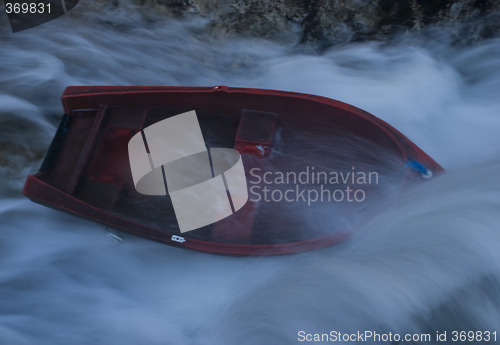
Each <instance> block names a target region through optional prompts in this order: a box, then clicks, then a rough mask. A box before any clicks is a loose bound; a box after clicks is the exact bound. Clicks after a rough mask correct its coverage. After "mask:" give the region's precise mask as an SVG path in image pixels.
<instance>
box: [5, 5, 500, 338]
mask: <svg viewBox="0 0 500 345" xmlns="http://www.w3.org/2000/svg"><path fill="white" fill-rule="evenodd" d="M203 25H204V22H203V21H201V20H199V19H190V20H185V21H174V20H172V19H163V20H159V19H158V18H157V17H155V16H152V15H145V14H139V13H138V12H136V11H134V10H133V8H132V7H130V6H128V7H118V8H114V9H112V8H111V7H109V8H108V7H102V6H101V7H97V6H95V8H93V6H91V5H89V4H87V5H86V6H80V7H77V8H75V9H74V10H73V11H72V14H71V15H69V16H66V17H64V18H60V19H58V20H55V21H53V22H50V23H47V24H45V25H43V26H40V27H37V28H34V29H31V30H27V31H24V32H20V33H17V34H11V33H9V32H7V31H6V30H4V31H3V32H1V33H0V42H1V43H0V44H1V46H0V49H1V50H0V82H1V83H0V124H1V126H2V134H1V136H0V159H1V166H0V177H1V178H2V184H1V185H0V196H1V199H0V224H1V225H0V229H1V230H0V265H1V269H0V344H6V345H18V344H23V345H24V344H43V345H45V344H47V345H56V344H124V345H128V344H294V343H296V342H297V333H298V332H299V331H301V330H303V331H305V332H307V333H326V332H330V331H331V330H338V331H341V332H356V331H361V332H363V331H365V330H373V331H377V332H380V333H388V332H392V333H401V334H404V333H429V334H432V335H433V336H434V335H435V333H436V331H439V332H444V331H448V343H451V333H450V332H451V331H453V330H458V331H462V330H463V331H469V330H474V331H475V330H490V331H492V332H493V331H495V330H496V331H497V338H498V337H500V334H499V332H500V328H499V327H500V326H499V325H500V250H499V248H500V179H499V176H500V158H499V153H500V135H499V133H500V99H499V97H498V92H499V90H500V39H490V40H487V41H483V42H481V43H478V44H476V45H474V46H470V47H462V48H457V47H453V46H452V45H451V44H450V43H449V39H448V37H447V36H446V35H445V34H442V33H441V32H440V31H439V29H438V28H435V29H429V30H428V31H427V32H425V33H422V34H419V35H408V37H406V38H402V39H400V40H398V41H397V42H394V43H390V44H380V43H374V42H366V43H357V44H348V45H344V46H341V47H334V48H332V49H330V50H328V51H326V52H324V53H323V54H321V55H317V54H314V53H311V52H308V51H304V49H296V48H290V47H286V46H280V45H279V44H277V43H273V42H267V41H262V40H257V39H248V38H246V39H244V38H241V39H234V38H233V39H230V38H226V39H217V38H214V37H211V36H210V35H208V34H207V33H206V32H205V31H204V30H203ZM115 84H116V85H148V84H149V85H221V84H225V85H230V86H246V87H261V88H274V89H283V90H292V91H301V92H306V93H313V94H319V95H324V96H327V97H331V98H335V99H339V100H342V101H344V102H348V103H351V104H353V105H356V106H358V107H360V108H362V109H365V110H367V111H369V112H371V113H373V114H375V115H377V116H379V117H380V118H382V119H384V120H386V121H387V122H389V123H390V124H392V125H393V126H394V127H396V128H397V129H399V130H400V131H401V132H403V133H404V134H405V135H407V136H408V137H409V138H410V139H411V140H413V141H414V142H415V143H416V144H417V145H419V146H420V147H421V148H422V149H423V150H424V151H426V152H427V153H428V154H429V155H431V156H432V157H433V158H434V159H436V160H437V161H438V162H439V163H441V164H442V165H443V166H444V167H445V168H446V169H447V170H448V171H447V173H446V174H443V175H441V176H438V177H436V178H434V179H432V180H431V181H429V182H426V183H424V184H421V185H419V186H418V187H416V188H414V189H412V190H410V191H408V192H407V193H405V194H404V195H402V196H401V197H399V198H398V199H397V200H394V201H393V202H392V203H391V205H390V207H388V208H386V209H385V210H384V211H382V212H380V213H379V214H378V215H377V216H376V217H375V218H374V219H372V220H371V221H370V222H369V223H367V224H365V225H363V226H362V227H361V228H359V229H356V231H355V232H354V233H353V236H352V237H351V238H350V239H349V240H348V241H346V242H344V243H343V244H341V245H337V246H334V247H331V248H326V249H322V250H318V251H313V252H309V253H304V254H299V255H291V256H285V257H270V258H269V257H268V258H231V257H218V256H211V255H207V254H202V253H197V252H192V251H185V250H181V249H177V248H173V247H169V246H165V245H162V244H158V243H154V242H151V241H148V240H145V239H141V238H138V237H134V236H127V235H124V241H123V242H116V241H115V240H114V239H112V238H110V237H108V236H106V233H107V231H106V229H105V228H104V226H101V225H97V224H94V223H91V222H87V221H84V220H80V219H78V218H75V217H72V216H69V215H66V214H63V213H60V212H56V211H53V210H50V209H47V208H44V207H42V206H39V205H37V204H34V203H31V202H30V201H28V200H26V199H24V198H23V197H22V196H21V194H20V190H21V188H22V184H23V182H24V179H25V176H26V175H27V174H28V173H30V172H34V171H35V170H36V168H37V166H38V165H39V163H40V159H41V157H42V155H43V154H44V152H45V150H46V148H47V146H48V143H49V141H50V138H51V137H52V135H53V133H54V132H55V125H56V124H57V120H58V117H59V116H60V113H62V109H61V106H60V96H61V93H62V91H63V89H64V88H65V87H66V86H68V85H115ZM367 343H374V342H370V341H368V342H367ZM375 343H377V342H375ZM416 343H418V342H416ZM420 343H422V344H423V343H424V342H420ZM490 343H492V342H490ZM497 343H500V341H498V340H497Z"/></svg>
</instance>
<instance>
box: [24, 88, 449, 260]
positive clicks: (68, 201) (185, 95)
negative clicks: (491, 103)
mask: <svg viewBox="0 0 500 345" xmlns="http://www.w3.org/2000/svg"><path fill="white" fill-rule="evenodd" d="M62 102H63V106H64V110H65V113H66V114H68V115H69V119H70V120H71V123H70V125H68V126H67V127H65V132H64V133H65V134H64V138H65V139H64V141H63V142H62V143H60V145H59V147H58V148H57V149H56V150H55V151H57V152H56V153H55V154H53V155H52V156H51V158H50V162H49V163H50V164H47V165H46V166H48V168H46V169H45V171H41V172H39V173H37V174H35V175H33V176H28V179H27V181H26V185H25V187H24V190H23V193H24V194H25V195H26V196H28V197H29V198H30V199H32V200H34V201H36V202H39V203H41V204H44V205H47V206H50V207H53V208H56V209H59V210H62V211H65V212H68V213H72V214H74V215H77V216H80V217H83V218H87V219H91V220H93V221H96V222H99V223H103V224H106V225H108V226H111V227H114V228H117V229H120V230H124V231H127V232H130V233H133V234H136V235H140V236H143V237H146V238H149V239H152V240H156V241H160V242H164V243H167V244H171V245H174V246H178V247H183V248H188V249H194V250H200V251H204V252H209V253H214V254H226V255H276V254H288V253H295V252H301V251H306V250H311V249H315V248H320V247H325V246H329V245H332V244H334V243H338V242H340V241H342V240H343V239H345V238H346V237H347V236H348V234H349V231H347V230H346V231H342V232H336V233H333V234H328V235H321V236H312V237H311V238H307V236H306V237H305V238H304V237H303V236H302V237H300V238H299V237H297V238H298V239H295V240H292V241H290V242H286V241H281V242H279V241H278V242H279V243H271V242H269V243H265V236H264V243H262V242H263V240H262V239H261V240H255V242H252V241H253V240H252V234H253V232H252V231H256V230H258V229H256V228H255V227H256V226H258V225H256V224H259V223H258V222H256V219H255V217H256V215H257V214H258V207H256V205H253V204H252V205H250V206H248V207H245V208H244V212H241V214H239V215H238V217H239V218H238V219H240V221H241V223H240V224H239V228H240V230H241V232H240V233H235V236H228V234H230V231H231V230H233V229H232V227H235V226H237V225H235V223H234V222H232V221H231V220H230V219H226V220H224V221H221V222H218V223H216V224H215V225H214V226H213V228H212V229H211V230H210V229H207V230H200V232H199V233H195V232H193V233H192V234H191V233H186V234H180V232H179V231H178V230H175V225H176V222H175V217H174V216H173V214H172V211H168V210H167V208H168V202H167V201H168V200H166V199H152V198H151V197H148V196H142V195H139V194H138V193H136V192H135V189H134V188H133V183H132V178H131V173H130V168H129V166H128V152H127V143H128V140H129V139H130V137H131V136H133V135H134V134H135V133H137V131H140V130H142V128H144V127H147V126H149V125H150V124H151V123H154V122H156V121H158V120H159V119H162V117H163V118H164V117H165V116H167V117H168V116H172V115H175V114H179V113H181V112H184V111H189V110H193V109H194V110H196V111H197V113H198V117H199V119H200V121H201V122H202V120H204V119H205V120H206V121H208V122H209V124H208V126H210V125H211V124H215V125H214V126H215V127H214V128H215V132H216V133H217V131H220V134H221V135H222V136H223V137H224V138H225V140H226V139H227V141H228V142H229V141H230V140H229V139H231V137H232V138H234V141H233V142H232V143H231V144H232V145H233V146H234V147H235V148H237V149H239V150H240V152H242V154H246V155H251V156H255V157H260V158H259V159H267V158H268V157H269V153H270V152H272V150H273V147H272V143H270V142H267V141H266V144H270V145H271V147H270V148H267V147H266V148H265V150H264V151H262V150H260V149H259V148H256V146H255V145H253V146H252V143H244V142H238V140H237V138H236V135H235V132H236V131H237V129H238V121H240V113H241V110H242V109H252V110H256V111H258V112H270V113H276V114H279V116H280V118H279V119H278V125H277V128H278V127H279V128H282V129H283V128H284V129H286V130H290V131H291V133H293V131H301V130H302V129H303V128H306V129H307V130H309V131H314V130H317V131H321V132H322V133H323V134H322V135H324V136H328V133H329V132H328V130H329V129H330V128H332V129H336V128H337V127H338V128H340V129H344V128H345V129H347V130H350V131H352V132H353V133H355V134H356V135H357V136H359V137H362V138H365V139H366V140H369V141H373V142H374V143H377V145H382V146H384V147H386V148H387V149H388V150H390V151H391V152H393V153H394V154H395V155H396V156H398V157H399V159H401V161H406V160H408V159H414V160H417V161H419V162H420V163H422V164H424V165H425V166H426V167H427V168H429V169H430V170H432V171H433V173H439V172H441V171H443V168H442V167H441V166H440V165H439V164H438V163H436V162H435V161H434V160H432V159H431V158H430V157H429V156H428V155H427V154H425V153H424V152H423V151H422V150H420V149H419V148H418V147H417V146H416V145H415V144H413V143H412V142H411V141H410V140H408V139H407V138H406V137H405V136H404V135H402V134H401V133H400V132H398V131H397V130H396V129H394V128H393V127H391V126H390V125H388V124H387V123H385V122H384V121H382V120H380V119H378V118H376V117H374V116H373V115H371V114H369V113H367V112H365V111H363V110H360V109H358V108H355V107H353V106H351V105H348V104H346V103H342V102H339V101H335V100H331V99H328V98H325V97H320V96H314V95H306V94H300V93H293V92H284V91H275V90H262V89H245V88H229V87H225V86H220V87H148V86H125V87H123V86H113V87H110V86H92V87H85V86H78V87H68V88H67V89H66V91H65V92H64V94H63V97H62ZM270 126H271V125H270ZM274 126H275V125H274V123H272V127H270V129H269V131H270V132H269V133H271V134H273V135H275V130H277V129H275V128H274ZM232 131H233V132H234V133H233V132H232ZM228 133H229V134H228ZM226 137H227V138H226ZM224 138H223V139H224ZM221 140H222V139H221ZM321 140H322V139H321V137H319V138H318V143H317V144H318V145H321V144H322V143H321ZM325 142H326V141H325ZM226 147H230V146H226ZM336 149H337V148H336ZM247 158H248V157H247ZM249 161H250V162H251V160H249ZM246 170H248V167H246ZM401 184H402V185H404V181H402V183H401ZM165 205H167V206H165ZM164 206H165V207H164ZM137 209H139V211H137ZM141 210H142V211H141ZM155 210H156V211H155ZM160 210H161V211H160ZM134 212H136V213H137V214H134ZM161 212H163V213H161ZM169 212H170V213H169ZM283 217H285V218H286V215H284V216H283ZM285 218H284V219H285ZM235 219H236V218H235ZM219 223H220V224H219ZM202 231H205V232H206V233H207V234H208V233H210V235H206V234H205V233H202ZM235 231H236V232H237V231H238V229H235ZM172 235H178V236H183V237H185V239H186V241H185V242H184V243H177V242H175V241H172V240H171V237H172ZM231 241H232V242H231Z"/></svg>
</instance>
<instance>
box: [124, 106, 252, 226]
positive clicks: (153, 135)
mask: <svg viewBox="0 0 500 345" xmlns="http://www.w3.org/2000/svg"><path fill="white" fill-rule="evenodd" d="M128 153H129V161H130V169H131V171H132V178H133V180H134V186H135V188H136V190H137V192H139V193H141V194H145V195H167V194H168V195H170V198H171V200H172V204H173V207H174V211H175V215H176V218H177V222H178V224H179V228H180V231H181V232H182V233H184V232H188V231H191V230H195V229H198V228H200V227H202V226H206V225H209V224H212V223H215V222H217V221H219V220H221V219H224V218H226V217H229V216H230V215H232V214H233V213H235V212H236V211H238V210H239V209H241V208H242V207H243V206H244V205H245V204H246V202H247V201H248V190H247V182H246V178H245V170H244V167H243V162H242V160H241V156H240V154H239V152H238V151H236V150H233V149H229V148H211V149H207V147H206V146H205V141H204V139H203V135H202V133H201V128H200V125H199V123H198V118H197V117H196V112H195V111H194V110H192V111H189V112H186V113H183V114H179V115H176V116H173V117H169V118H167V119H165V120H162V121H159V122H157V123H155V124H153V125H151V126H149V127H146V128H144V130H142V131H141V132H138V133H137V134H135V135H134V136H133V137H132V138H131V139H130V141H129V143H128Z"/></svg>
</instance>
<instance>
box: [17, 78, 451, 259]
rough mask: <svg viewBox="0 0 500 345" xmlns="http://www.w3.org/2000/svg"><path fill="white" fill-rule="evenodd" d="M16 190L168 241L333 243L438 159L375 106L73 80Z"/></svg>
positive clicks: (219, 249)
mask: <svg viewBox="0 0 500 345" xmlns="http://www.w3.org/2000/svg"><path fill="white" fill-rule="evenodd" d="M62 103H63V107H64V112H65V115H63V117H62V120H61V122H60V125H59V128H58V130H57V132H56V134H55V137H54V139H53V141H52V143H51V145H50V147H49V150H48V152H47V154H46V156H45V159H44V161H43V163H42V165H41V167H40V169H39V171H38V172H37V173H35V174H34V175H30V176H28V178H27V181H26V184H25V187H24V190H23V193H24V194H25V195H26V196H27V197H29V198H30V199H31V200H33V201H35V202H38V203H41V204H43V205H47V206H49V207H52V208H55V209H58V210H61V211H64V212H68V213H71V214H74V215H76V216H79V217H83V218H87V219H90V220H93V221H96V222H99V223H102V224H105V225H107V226H110V227H113V228H115V229H118V230H123V231H126V232H128V233H132V234H135V235H139V236H143V237H146V238H149V239H152V240H156V241H160V242H163V243H166V244H170V245H173V246H177V247H182V248H188V249H194V250H199V251H203V252H208V253H214V254H226V255H275V254H288V253H295V252H301V251H306V250H311V249H315V248H320V247H325V246H329V245H332V244H335V243H338V242H340V241H342V240H344V239H345V238H346V237H347V236H348V235H349V233H350V232H351V231H352V229H354V228H355V227H356V226H359V224H360V223H361V222H363V221H365V220H366V219H365V218H366V217H368V215H369V214H370V212H367V211H366V209H369V207H370V205H373V204H377V203H378V204H380V202H381V201H383V200H387V199H388V198H389V199H390V198H393V197H395V196H397V194H398V193H400V192H401V191H402V190H404V189H405V188H407V186H408V185H410V184H412V183H420V182H422V181H423V180H425V179H427V178H429V177H431V176H432V175H433V174H436V173H439V172H442V171H443V168H442V167H441V166H440V165H439V164H438V163H436V162H435V161H434V160H432V159H431V158H430V157H429V156H428V155H427V154H425V153H424V152H423V151H422V150H421V149H419V148H418V147H417V146H416V145H415V144H413V143H412V142H411V141H410V140H409V139H408V138H406V137H405V136H404V135H402V134H401V133H400V132H398V131H397V130H396V129H394V128H393V127H391V126H390V125H388V124H387V123H385V122H384V121H382V120H380V119H378V118H376V117H375V116H373V115H371V114H369V113H367V112H365V111H363V110H361V109H358V108H356V107H354V106H351V105H349V104H346V103H342V102H339V101H336V100H332V99H328V98H325V97H320V96H314V95H308V94H302V93H295V92H285V91H276V90H263V89H249V88H234V87H226V86H215V87H148V86H77V87H68V88H67V89H66V90H65V92H64V94H63V96H62Z"/></svg>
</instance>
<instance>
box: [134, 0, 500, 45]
mask: <svg viewBox="0 0 500 345" xmlns="http://www.w3.org/2000/svg"><path fill="white" fill-rule="evenodd" d="M133 1H134V3H135V4H136V5H139V6H147V7H154V8H156V9H158V10H159V11H162V12H165V13H168V14H170V15H172V16H180V17H182V16H193V15H194V16H201V17H204V18H207V19H209V21H208V24H207V29H208V30H209V31H210V32H211V33H213V34H216V35H221V36H236V35H245V36H251V37H261V38H266V39H270V40H276V41H284V42H295V43H298V44H304V43H306V44H310V45H312V46H314V47H317V48H325V47H328V46H331V45H335V44H341V43H346V42H352V41H362V40H385V39H387V38H391V37H395V36H398V35H401V34H404V33H405V32H412V31H420V30H424V29H425V28H427V27H435V26H439V28H440V29H443V30H445V31H446V32H447V33H449V34H450V37H451V38H452V40H455V41H456V42H459V43H460V42H463V41H464V40H467V41H468V42H470V41H471V40H480V39H484V38H488V37H492V36H494V35H495V34H496V33H498V32H499V31H500V14H499V12H500V2H498V1H495V0H459V1H450V0H335V1H333V0H311V1H304V0H302V1H301V0H133ZM464 24H465V25H464Z"/></svg>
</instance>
